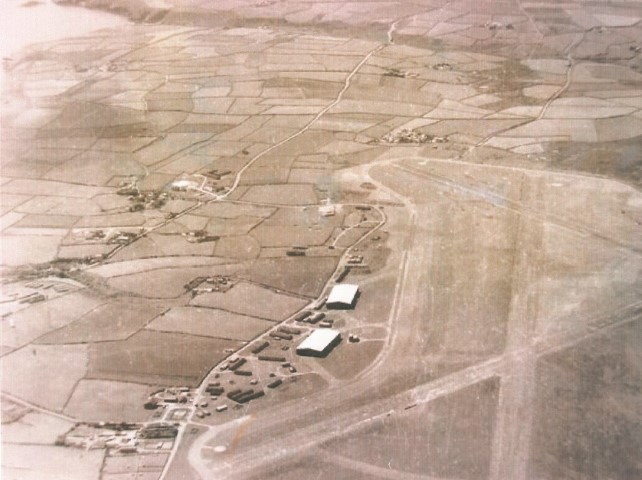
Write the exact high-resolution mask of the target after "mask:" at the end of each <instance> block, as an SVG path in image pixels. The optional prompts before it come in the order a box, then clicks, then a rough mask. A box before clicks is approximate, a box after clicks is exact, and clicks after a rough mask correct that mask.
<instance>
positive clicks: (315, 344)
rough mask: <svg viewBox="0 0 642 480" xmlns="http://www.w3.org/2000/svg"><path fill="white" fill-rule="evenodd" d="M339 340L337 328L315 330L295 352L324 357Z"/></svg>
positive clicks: (339, 335) (339, 334)
mask: <svg viewBox="0 0 642 480" xmlns="http://www.w3.org/2000/svg"><path fill="white" fill-rule="evenodd" d="M340 341H341V333H340V332H339V330H334V329H331V328H324V329H320V330H315V331H313V332H312V334H311V335H310V336H309V337H308V338H306V339H305V340H303V342H301V344H300V345H299V346H298V347H297V348H296V353H298V354H299V355H305V356H310V357H325V356H326V355H327V354H328V353H330V350H332V349H333V348H334V347H335V346H336V345H337V344H338V343H339V342H340Z"/></svg>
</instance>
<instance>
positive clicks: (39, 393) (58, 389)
mask: <svg viewBox="0 0 642 480" xmlns="http://www.w3.org/2000/svg"><path fill="white" fill-rule="evenodd" d="M87 359H88V353H87V346H86V345H64V346H61V345H33V346H29V347H24V348H22V349H20V350H17V351H15V352H12V353H10V354H9V355H6V356H4V357H3V358H2V378H3V391H5V392H8V393H10V394H12V395H16V396H18V397H20V398H23V399H25V400H27V401H29V402H32V403H34V404H36V405H40V406H42V407H45V408H48V409H51V410H54V411H61V410H62V409H63V407H64V405H65V404H66V403H67V399H68V398H69V395H70V394H71V392H72V390H73V389H74V388H75V385H76V382H77V381H78V380H80V379H81V378H82V377H84V376H85V373H86V372H87ZM56 371H62V372H65V374H64V375H61V376H60V377H58V376H53V375H50V374H47V372H56Z"/></svg>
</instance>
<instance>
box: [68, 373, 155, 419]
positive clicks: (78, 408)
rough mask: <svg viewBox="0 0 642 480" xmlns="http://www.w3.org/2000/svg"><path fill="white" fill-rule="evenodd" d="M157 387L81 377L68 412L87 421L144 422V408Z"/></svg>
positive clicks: (147, 417)
mask: <svg viewBox="0 0 642 480" xmlns="http://www.w3.org/2000/svg"><path fill="white" fill-rule="evenodd" d="M154 390H158V389H157V388H156V389H155V388H153V387H149V386H147V385H137V384H135V383H126V382H110V381H102V380H80V382H78V385H76V388H75V389H74V391H73V394H72V395H71V397H70V398H69V401H68V402H67V405H65V414H67V415H69V416H71V417H73V418H77V419H79V420H82V421H84V422H104V421H113V422H144V421H146V420H148V419H149V411H148V410H145V409H144V408H143V405H144V404H145V402H146V401H147V398H148V397H149V395H150V394H151V393H153V392H154Z"/></svg>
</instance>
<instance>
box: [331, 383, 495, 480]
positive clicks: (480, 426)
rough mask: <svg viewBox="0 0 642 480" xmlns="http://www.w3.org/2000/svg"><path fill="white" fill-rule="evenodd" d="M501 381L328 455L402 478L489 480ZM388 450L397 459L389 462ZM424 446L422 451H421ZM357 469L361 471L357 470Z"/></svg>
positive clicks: (430, 406)
mask: <svg viewBox="0 0 642 480" xmlns="http://www.w3.org/2000/svg"><path fill="white" fill-rule="evenodd" d="M498 387H499V385H498V381H497V380H488V381H486V382H482V383H480V384H477V385H474V386H472V387H469V388H468V389H463V390H460V391H459V392H457V393H455V394H453V395H450V396H446V397H443V398H440V399H439V400H435V401H433V402H430V403H426V404H424V405H423V406H419V407H416V408H413V409H411V410H408V411H407V412H403V413H400V414H397V415H395V416H394V417H387V418H385V419H384V420H378V421H375V422H373V423H372V424H371V425H370V426H368V427H366V430H365V431H363V432H359V433H358V434H357V435H349V436H347V437H345V438H341V439H338V440H336V441H333V442H329V443H328V444H326V445H324V447H323V448H324V450H325V451H326V452H328V455H329V456H334V455H338V456H340V457H343V458H345V459H346V465H350V463H351V460H355V461H356V462H355V464H356V465H358V464H359V463H364V464H366V465H372V466H374V467H379V468H387V469H390V470H392V471H395V472H396V473H397V474H398V475H400V476H403V475H405V474H413V473H414V474H420V475H430V476H434V477H445V478H464V479H477V478H485V477H486V476H487V475H488V472H489V460H490V458H489V456H490V447H491V439H492V435H493V423H494V422H493V420H494V417H495V408H496V403H497V398H498V391H499V388H498ZM390 445H395V456H394V457H393V458H391V457H390ZM418 445H421V446H422V448H417V446H418ZM356 469H357V470H358V468H356Z"/></svg>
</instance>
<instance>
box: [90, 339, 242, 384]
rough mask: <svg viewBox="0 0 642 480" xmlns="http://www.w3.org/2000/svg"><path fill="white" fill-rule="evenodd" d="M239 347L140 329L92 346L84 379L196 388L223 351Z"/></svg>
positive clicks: (218, 360) (223, 356)
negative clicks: (112, 340)
mask: <svg viewBox="0 0 642 480" xmlns="http://www.w3.org/2000/svg"><path fill="white" fill-rule="evenodd" d="M241 345H242V342H239V341H233V340H221V339H214V338H207V337H197V336H193V335H185V334H179V333H161V332H154V331H151V330H142V331H140V332H138V333H137V334H135V335H134V336H132V337H130V338H128V339H127V340H125V341H121V342H103V343H97V344H92V345H91V346H90V347H89V367H88V369H87V376H86V378H88V379H103V380H118V381H124V382H134V383H143V384H147V385H168V386H172V385H197V384H198V383H199V382H200V380H201V379H202V377H203V376H204V375H205V374H206V373H207V372H208V371H209V370H210V368H212V367H213V366H214V365H216V364H217V363H218V362H220V361H221V360H222V359H223V358H225V357H226V356H227V355H228V354H227V353H225V351H224V350H225V349H227V348H232V349H238V348H239V347H240V346H241ZM177 358H179V359H180V362H177V361H176V359H177Z"/></svg>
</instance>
